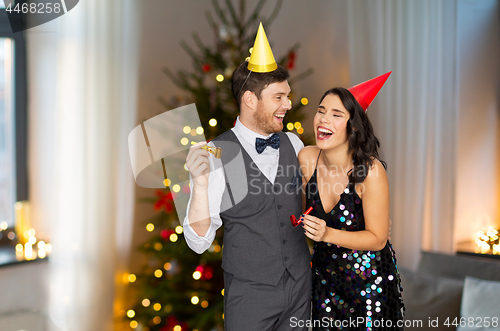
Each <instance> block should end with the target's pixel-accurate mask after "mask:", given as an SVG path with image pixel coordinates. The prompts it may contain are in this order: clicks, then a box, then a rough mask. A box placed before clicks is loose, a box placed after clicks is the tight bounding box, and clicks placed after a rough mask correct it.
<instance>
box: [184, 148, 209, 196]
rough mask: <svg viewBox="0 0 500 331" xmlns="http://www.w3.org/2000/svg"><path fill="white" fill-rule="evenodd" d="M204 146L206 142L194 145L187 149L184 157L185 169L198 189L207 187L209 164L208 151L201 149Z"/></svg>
mask: <svg viewBox="0 0 500 331" xmlns="http://www.w3.org/2000/svg"><path fill="white" fill-rule="evenodd" d="M206 144H207V143H206V142H199V143H197V144H194V145H193V146H191V148H190V149H189V153H188V155H187V157H186V167H187V168H188V170H189V173H190V174H191V177H192V178H193V183H194V185H195V186H197V187H199V188H206V187H208V174H209V173H210V163H209V161H208V151H206V150H204V149H202V147H203V146H205V145H206Z"/></svg>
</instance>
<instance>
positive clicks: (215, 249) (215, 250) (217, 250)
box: [214, 245, 221, 253]
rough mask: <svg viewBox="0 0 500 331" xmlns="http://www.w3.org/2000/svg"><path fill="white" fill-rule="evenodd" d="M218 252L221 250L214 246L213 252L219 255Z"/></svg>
mask: <svg viewBox="0 0 500 331" xmlns="http://www.w3.org/2000/svg"><path fill="white" fill-rule="evenodd" d="M220 250H221V247H220V245H215V246H214V252H215V253H219V252H220Z"/></svg>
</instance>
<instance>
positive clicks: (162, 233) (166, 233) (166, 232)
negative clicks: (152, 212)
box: [160, 229, 175, 240]
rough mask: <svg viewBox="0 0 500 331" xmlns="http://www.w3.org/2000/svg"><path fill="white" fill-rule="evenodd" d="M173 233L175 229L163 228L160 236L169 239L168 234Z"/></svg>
mask: <svg viewBox="0 0 500 331" xmlns="http://www.w3.org/2000/svg"><path fill="white" fill-rule="evenodd" d="M174 233H175V230H166V229H163V230H161V232H160V236H161V237H162V238H163V239H165V240H167V239H169V238H170V236H171V235H172V234H174Z"/></svg>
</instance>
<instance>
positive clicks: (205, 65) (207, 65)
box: [201, 63, 212, 72]
mask: <svg viewBox="0 0 500 331" xmlns="http://www.w3.org/2000/svg"><path fill="white" fill-rule="evenodd" d="M201 70H203V72H209V71H210V70H212V67H211V66H210V64H208V63H205V64H204V65H202V66H201Z"/></svg>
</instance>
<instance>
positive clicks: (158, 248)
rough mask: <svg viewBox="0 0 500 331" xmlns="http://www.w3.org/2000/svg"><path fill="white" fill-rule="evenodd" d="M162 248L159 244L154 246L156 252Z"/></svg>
mask: <svg viewBox="0 0 500 331" xmlns="http://www.w3.org/2000/svg"><path fill="white" fill-rule="evenodd" d="M162 248H163V245H162V244H161V243H156V244H155V249H156V250H157V251H161V249H162Z"/></svg>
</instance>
